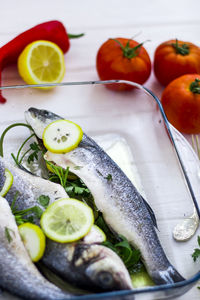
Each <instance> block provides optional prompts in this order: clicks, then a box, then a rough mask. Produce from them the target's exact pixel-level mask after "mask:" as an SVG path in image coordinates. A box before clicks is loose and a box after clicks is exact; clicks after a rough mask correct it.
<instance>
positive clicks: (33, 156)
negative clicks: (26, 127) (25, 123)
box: [27, 142, 41, 164]
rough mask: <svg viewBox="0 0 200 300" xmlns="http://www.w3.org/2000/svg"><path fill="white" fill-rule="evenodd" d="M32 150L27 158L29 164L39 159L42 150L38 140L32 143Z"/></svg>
mask: <svg viewBox="0 0 200 300" xmlns="http://www.w3.org/2000/svg"><path fill="white" fill-rule="evenodd" d="M30 150H32V151H33V152H32V153H31V154H30V155H29V157H28V159H27V161H28V163H29V164H30V163H31V162H34V160H38V153H39V152H41V149H40V147H39V145H38V144H37V143H36V142H34V143H32V144H30Z"/></svg>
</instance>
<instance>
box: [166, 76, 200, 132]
mask: <svg viewBox="0 0 200 300" xmlns="http://www.w3.org/2000/svg"><path fill="white" fill-rule="evenodd" d="M161 102H162V105H163V108H164V111H165V113H166V116H167V118H168V120H169V122H170V123H171V124H172V125H173V126H174V127H176V128H177V129H178V130H179V131H181V132H184V133H189V134H190V133H200V75H198V74H187V75H183V76H181V77H179V78H177V79H175V80H173V81H172V82H171V83H170V84H169V85H168V86H167V87H166V88H165V90H164V92H163V94H162V97H161Z"/></svg>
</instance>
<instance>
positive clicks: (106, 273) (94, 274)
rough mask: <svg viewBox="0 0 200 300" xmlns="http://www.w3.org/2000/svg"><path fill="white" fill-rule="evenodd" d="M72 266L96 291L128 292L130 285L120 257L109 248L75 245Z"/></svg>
mask: <svg viewBox="0 0 200 300" xmlns="http://www.w3.org/2000/svg"><path fill="white" fill-rule="evenodd" d="M74 266H75V267H76V268H79V271H80V272H81V273H83V274H84V276H86V279H87V281H88V282H90V286H92V287H93V289H94V290H97V291H102V290H104V291H113V290H130V289H132V283H131V279H130V275H129V273H128V270H127V269H126V267H125V265H124V263H123V262H122V260H121V259H120V257H119V256H118V255H117V254H116V253H115V252H113V251H112V250H110V249H109V248H107V247H105V246H102V245H98V244H92V245H88V244H77V245H76V249H75V253H74Z"/></svg>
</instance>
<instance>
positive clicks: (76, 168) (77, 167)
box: [74, 166, 83, 170]
mask: <svg viewBox="0 0 200 300" xmlns="http://www.w3.org/2000/svg"><path fill="white" fill-rule="evenodd" d="M81 168H83V167H81V166H75V167H74V170H80V169H81Z"/></svg>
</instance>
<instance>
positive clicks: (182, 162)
mask: <svg viewBox="0 0 200 300" xmlns="http://www.w3.org/2000/svg"><path fill="white" fill-rule="evenodd" d="M113 83H114V84H120V83H126V84H131V85H133V86H134V89H133V90H132V91H129V92H125V93H122V92H115V91H112V90H109V89H107V88H105V85H109V84H113ZM51 85H52V86H56V87H55V88H54V89H51V90H39V89H33V87H38V85H35V86H32V85H29V86H28V85H19V86H7V87H1V89H2V91H3V95H4V96H5V97H6V98H7V100H8V102H7V103H6V104H5V105H2V106H1V122H0V132H1V133H2V132H3V130H4V129H5V128H6V127H7V126H9V125H10V124H12V123H15V122H19V121H20V122H24V111H25V110H27V109H28V108H29V107H36V108H41V109H47V110H50V111H52V112H54V113H56V114H58V115H60V116H62V117H65V118H67V119H70V120H72V121H75V122H76V123H78V124H79V125H80V126H81V127H82V128H83V130H84V131H85V132H86V133H87V134H88V135H90V136H92V137H94V138H95V139H97V140H98V139H99V137H101V139H103V140H104V139H105V140H106V139H108V137H109V135H110V136H115V137H116V136H117V137H118V138H121V139H123V140H124V141H125V142H126V144H127V145H128V146H129V148H130V151H131V154H130V155H132V160H131V163H130V164H131V166H130V167H132V168H135V170H137V172H138V174H139V181H141V185H142V189H143V190H144V194H145V196H146V199H147V201H148V202H149V204H150V205H151V207H152V209H153V210H154V212H155V215H156V218H157V223H158V228H159V231H158V235H159V238H160V241H161V244H162V246H163V248H164V251H165V253H166V254H167V257H168V258H169V260H170V262H171V263H172V264H173V265H174V266H175V267H176V269H177V270H178V271H179V272H180V273H181V274H182V275H183V277H184V278H186V279H185V281H183V282H179V283H174V284H167V285H160V286H153V287H143V288H137V289H133V290H132V291H114V292H106V293H99V294H91V295H85V296H84V295H83V296H82V295H81V296H73V297H72V299H74V300H75V299H124V300H129V299H146V300H147V299H172V298H174V297H177V296H180V295H183V294H184V293H186V292H187V291H188V290H189V289H191V288H192V287H193V286H194V285H195V284H196V282H197V281H198V280H199V279H200V271H199V265H198V262H196V263H194V262H193V259H192V257H191V254H192V252H193V250H194V248H195V247H196V246H197V235H198V234H200V231H199V229H197V231H196V233H195V235H194V236H193V237H192V238H191V239H190V240H188V241H186V242H181V243H180V242H176V241H175V240H174V239H173V235H172V233H173V229H174V227H175V225H176V224H177V223H178V222H180V221H181V220H183V219H184V218H185V217H189V216H190V215H192V213H193V210H194V207H195V209H196V212H197V214H198V216H199V217H200V209H199V204H198V201H199V200H198V199H200V189H199V183H200V178H199V168H200V163H199V161H198V158H197V156H196V154H195V153H194V152H193V150H192V148H191V147H190V145H189V143H188V142H187V141H186V140H185V139H184V137H183V136H182V135H181V134H180V133H179V132H178V131H176V130H175V129H174V128H173V126H172V125H170V124H169V122H168V121H167V118H166V116H165V114H164V111H163V109H162V105H161V103H160V101H159V99H158V98H157V97H156V96H155V95H154V94H153V93H152V92H151V91H149V90H148V89H147V88H145V87H143V86H140V85H138V84H136V83H131V82H126V81H122V80H113V81H104V82H102V81H91V82H71V83H70V82H66V83H61V84H46V85H43V87H45V86H46V87H47V86H51ZM27 134H28V132H27V129H25V128H24V129H21V128H20V129H17V128H16V129H14V130H12V131H10V132H9V134H8V135H7V136H6V139H5V145H4V153H5V155H4V156H5V157H7V158H9V159H10V153H11V152H14V151H16V150H17V148H18V147H19V145H20V144H21V142H22V141H24V139H25V138H26V137H27V136H28V135H27ZM109 142H111V141H109ZM195 293H199V291H198V290H197V289H196V291H195ZM2 297H3V298H2ZM0 299H10V297H9V295H8V294H5V293H3V294H1V295H0Z"/></svg>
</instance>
